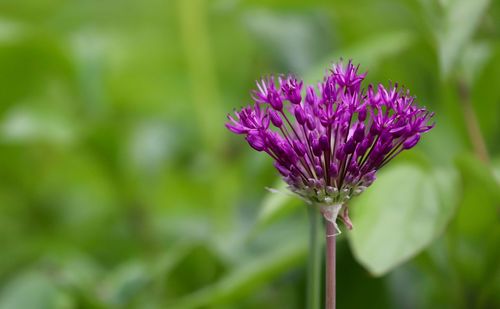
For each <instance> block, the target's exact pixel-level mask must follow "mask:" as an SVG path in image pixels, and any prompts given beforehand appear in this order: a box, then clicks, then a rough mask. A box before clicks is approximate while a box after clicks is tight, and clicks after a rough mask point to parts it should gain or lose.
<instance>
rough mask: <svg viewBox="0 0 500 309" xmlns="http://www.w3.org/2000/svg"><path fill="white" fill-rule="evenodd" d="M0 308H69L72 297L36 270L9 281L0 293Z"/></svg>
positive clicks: (73, 306)
mask: <svg viewBox="0 0 500 309" xmlns="http://www.w3.org/2000/svg"><path fill="white" fill-rule="evenodd" d="M0 308H1V309H12V308H23V309H69V308H75V304H74V302H73V299H72V298H71V297H70V296H69V295H68V294H66V293H64V292H63V291H61V290H59V289H58V288H57V287H56V286H55V285H54V283H53V282H52V281H51V280H50V279H49V278H48V276H45V275H44V274H41V273H38V272H27V273H24V274H21V275H19V276H18V277H16V278H15V279H14V280H12V281H11V282H9V283H8V284H7V286H6V287H5V288H4V289H3V291H2V293H1V294H0Z"/></svg>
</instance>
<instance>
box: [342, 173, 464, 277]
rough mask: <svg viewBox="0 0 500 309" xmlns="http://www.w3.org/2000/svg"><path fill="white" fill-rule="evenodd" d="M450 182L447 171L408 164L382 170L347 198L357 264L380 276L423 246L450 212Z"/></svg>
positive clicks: (453, 178) (452, 195)
mask: <svg viewBox="0 0 500 309" xmlns="http://www.w3.org/2000/svg"><path fill="white" fill-rule="evenodd" d="M456 179H457V177H456V173H454V172H453V171H451V170H437V171H434V172H431V171H430V170H427V169H423V168H422V167H420V166H418V165H411V164H401V165H398V166H394V167H392V168H390V169H388V170H386V171H385V172H382V173H381V174H380V177H379V179H378V180H377V181H375V183H374V184H373V186H372V187H370V189H368V190H367V192H365V193H364V194H362V195H361V196H360V197H358V198H356V199H355V200H353V205H352V206H353V207H352V208H351V209H352V213H353V219H352V220H353V223H354V229H353V230H352V232H351V233H349V236H350V237H349V240H350V244H351V248H352V250H353V252H354V255H355V257H356V258H357V260H358V261H359V262H360V263H361V264H363V265H364V266H365V267H366V268H367V269H368V270H369V271H370V272H371V273H372V274H374V275H376V276H380V275H383V274H385V273H387V272H388V271H390V270H391V269H393V268H394V267H396V266H398V265H399V264H401V263H403V262H405V261H407V260H408V259H410V258H411V257H413V256H414V255H416V254H417V253H418V252H420V251H421V250H422V249H424V248H425V247H426V246H427V245H429V244H430V243H431V241H432V240H433V239H434V238H436V236H438V234H439V233H441V232H442V231H443V230H444V228H445V226H446V224H447V222H448V221H449V219H450V218H451V216H452V214H453V211H454V209H455V206H456V192H455V191H456V189H457V186H456V185H455V183H456Z"/></svg>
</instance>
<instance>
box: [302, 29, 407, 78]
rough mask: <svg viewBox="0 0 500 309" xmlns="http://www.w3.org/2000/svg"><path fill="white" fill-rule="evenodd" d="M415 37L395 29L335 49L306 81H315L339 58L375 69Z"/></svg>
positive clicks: (400, 50) (405, 47)
mask: <svg viewBox="0 0 500 309" xmlns="http://www.w3.org/2000/svg"><path fill="white" fill-rule="evenodd" d="M414 41H415V37H414V35H413V33H411V32H408V31H396V32H389V33H384V34H381V35H377V36H370V37H368V38H367V39H365V40H362V41H360V42H356V43H354V44H352V45H350V46H346V47H345V48H343V49H340V50H337V51H335V52H334V53H333V54H332V55H329V56H328V57H327V58H326V59H325V60H323V61H321V62H320V63H318V64H317V65H316V66H315V67H314V69H313V70H311V71H310V72H309V73H308V74H307V75H306V78H305V80H306V81H307V82H313V83H314V82H316V81H318V79H319V77H320V76H323V75H324V73H325V68H328V67H329V66H330V65H331V64H332V61H338V59H340V58H344V59H346V60H347V59H353V60H354V62H355V63H362V64H363V66H364V67H365V68H370V70H375V69H376V66H377V64H379V63H380V61H382V60H383V59H385V58H389V57H391V56H394V55H397V54H399V53H401V52H402V51H404V50H406V49H407V48H408V47H410V46H411V44H413V42H414Z"/></svg>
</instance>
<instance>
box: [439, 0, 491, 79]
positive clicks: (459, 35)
mask: <svg viewBox="0 0 500 309" xmlns="http://www.w3.org/2000/svg"><path fill="white" fill-rule="evenodd" d="M488 5H489V0H475V1H470V0H454V1H448V3H447V4H446V7H445V16H444V22H443V24H442V27H441V28H440V29H438V33H437V37H438V45H439V51H438V52H439V60H440V63H441V73H442V74H443V76H445V77H446V76H448V75H449V74H450V73H452V68H454V67H455V65H456V64H457V61H458V60H459V59H460V57H461V56H462V53H463V50H464V48H465V47H466V45H467V43H468V42H469V40H470V39H471V37H472V36H473V34H474V32H475V30H476V28H477V27H478V25H479V22H480V21H481V18H482V17H483V15H484V13H485V12H486V10H487V8H488Z"/></svg>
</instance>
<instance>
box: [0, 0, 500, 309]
mask: <svg viewBox="0 0 500 309" xmlns="http://www.w3.org/2000/svg"><path fill="white" fill-rule="evenodd" d="M499 39H500V2H499V1H493V0H491V1H488V0H441V1H434V0H402V1H399V0H380V1H373V0H349V1H308V2H306V1H298V0H286V1H285V0H280V1H263V0H261V1H237V0H235V1H231V0H212V1H208V0H207V1H204V0H177V1H172V0H170V1H168V0H167V1H160V0H142V1H139V0H135V1H133V0H120V1H118V0H107V1H103V0H85V1H83V0H82V1H64V0H23V1H20V0H1V1H0V85H1V87H0V250H1V251H0V308H1V309H17V308H20V309H31V308H174V309H177V308H222V309H225V308H261V309H264V308H304V306H305V278H306V258H307V233H308V232H307V231H308V226H307V224H308V223H307V212H306V208H305V206H304V205H303V204H302V203H301V202H300V201H299V200H298V199H295V198H293V197H290V196H288V195H286V194H272V193H269V192H268V191H267V190H266V189H265V187H273V188H282V187H283V185H282V184H281V183H280V181H279V179H278V177H277V173H276V172H275V171H274V170H273V167H272V164H271V161H270V160H269V159H268V158H267V157H265V156H263V155H261V154H260V153H256V152H255V151H253V150H251V149H250V148H249V147H248V145H246V142H245V141H244V140H243V139H241V138H240V137H238V136H233V135H232V134H230V133H229V132H227V130H226V129H225V128H224V122H225V116H226V113H227V112H230V111H232V110H233V109H234V108H240V107H241V106H243V105H247V104H249V103H250V97H249V91H250V90H251V89H252V88H253V86H254V80H255V79H257V78H259V77H260V76H261V75H264V74H269V73H273V72H283V73H288V72H293V73H296V74H298V75H299V76H302V77H303V78H305V79H306V81H308V82H318V81H320V80H321V79H322V75H323V73H324V72H325V69H326V68H327V67H328V65H329V64H331V63H332V62H334V61H337V60H338V59H339V58H340V57H343V58H344V59H350V58H352V59H353V60H354V62H355V63H361V69H362V70H368V72H369V73H368V77H367V79H368V81H369V82H377V81H381V82H383V83H386V84H387V83H388V82H389V80H392V81H398V82H400V84H403V85H406V86H407V87H409V88H410V89H411V91H412V93H413V94H415V95H417V97H418V102H419V104H421V105H425V106H427V107H428V108H429V109H431V110H434V111H435V112H436V117H435V121H436V127H435V129H433V130H432V131H431V132H430V133H428V134H426V135H425V136H424V138H423V140H422V142H421V143H420V144H419V146H418V147H416V148H415V149H414V150H412V151H411V152H409V153H408V154H405V155H402V156H400V157H399V158H398V159H397V160H395V161H394V162H392V163H391V164H390V165H389V166H387V167H386V168H384V170H383V171H382V172H381V173H380V174H379V179H378V180H377V182H376V183H375V184H374V185H373V186H372V187H371V188H370V189H369V190H368V191H367V192H365V194H363V195H362V196H360V197H359V198H358V199H357V200H355V201H353V203H352V205H351V206H352V212H353V223H354V226H355V227H354V230H353V231H352V232H344V233H343V234H342V235H341V237H340V239H339V244H338V258H337V261H338V272H339V273H338V292H337V295H338V307H339V308H500V262H499V261H500V245H499V243H500V213H499V206H500V187H499V180H500V87H499V82H500V78H499V76H500V41H499ZM365 86H366V85H365Z"/></svg>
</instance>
